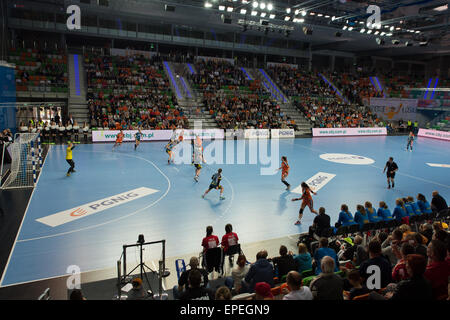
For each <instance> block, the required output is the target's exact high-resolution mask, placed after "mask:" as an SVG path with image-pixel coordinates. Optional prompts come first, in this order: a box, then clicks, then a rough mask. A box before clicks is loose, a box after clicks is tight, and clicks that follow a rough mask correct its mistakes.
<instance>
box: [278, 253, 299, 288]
mask: <svg viewBox="0 0 450 320" xmlns="http://www.w3.org/2000/svg"><path fill="white" fill-rule="evenodd" d="M279 253H280V256H279V257H275V258H272V262H273V265H274V267H275V270H276V271H277V272H278V281H281V278H283V276H285V275H287V274H288V272H289V271H293V270H297V269H298V265H297V263H296V260H294V257H293V256H292V252H288V249H287V248H286V246H281V247H280V251H279Z"/></svg>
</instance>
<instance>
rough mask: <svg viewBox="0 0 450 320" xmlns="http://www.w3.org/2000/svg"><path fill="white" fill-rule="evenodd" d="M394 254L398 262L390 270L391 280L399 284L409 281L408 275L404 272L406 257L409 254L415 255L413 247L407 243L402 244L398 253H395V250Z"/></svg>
mask: <svg viewBox="0 0 450 320" xmlns="http://www.w3.org/2000/svg"><path fill="white" fill-rule="evenodd" d="M395 253H396V254H397V256H398V262H397V264H396V265H395V266H394V268H393V269H392V280H393V281H394V282H400V281H402V280H406V279H409V278H410V275H409V274H408V272H407V270H406V257H407V256H408V255H409V254H414V253H415V250H414V247H413V246H412V245H411V244H409V243H408V242H405V243H403V244H402V247H401V249H400V252H397V250H396V252H395Z"/></svg>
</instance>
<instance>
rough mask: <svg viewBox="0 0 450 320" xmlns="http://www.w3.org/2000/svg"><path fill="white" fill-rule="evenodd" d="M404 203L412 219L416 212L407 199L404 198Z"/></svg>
mask: <svg viewBox="0 0 450 320" xmlns="http://www.w3.org/2000/svg"><path fill="white" fill-rule="evenodd" d="M403 203H404V205H405V208H406V213H407V215H408V216H410V217H412V216H415V215H416V212H415V211H414V208H413V206H412V205H411V204H410V203H409V202H408V199H407V198H403Z"/></svg>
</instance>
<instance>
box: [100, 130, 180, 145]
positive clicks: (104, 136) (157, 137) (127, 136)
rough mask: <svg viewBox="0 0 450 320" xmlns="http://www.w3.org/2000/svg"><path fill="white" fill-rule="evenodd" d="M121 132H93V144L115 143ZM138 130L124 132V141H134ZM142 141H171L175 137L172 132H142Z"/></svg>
mask: <svg viewBox="0 0 450 320" xmlns="http://www.w3.org/2000/svg"><path fill="white" fill-rule="evenodd" d="M119 132H120V131H119V130H97V131H92V142H115V141H116V138H117V135H118V134H119ZM136 132H138V131H137V130H124V131H123V134H124V138H123V141H124V142H126V141H134V140H135V138H134V135H135V134H136ZM141 132H142V138H141V141H164V140H167V141H169V140H170V138H171V137H172V135H173V131H172V130H141Z"/></svg>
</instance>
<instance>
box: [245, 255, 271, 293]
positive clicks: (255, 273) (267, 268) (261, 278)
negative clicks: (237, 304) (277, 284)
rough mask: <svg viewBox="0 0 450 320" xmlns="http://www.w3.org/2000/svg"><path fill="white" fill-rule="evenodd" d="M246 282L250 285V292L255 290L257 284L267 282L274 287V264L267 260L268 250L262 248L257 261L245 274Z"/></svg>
mask: <svg viewBox="0 0 450 320" xmlns="http://www.w3.org/2000/svg"><path fill="white" fill-rule="evenodd" d="M245 282H246V284H248V286H249V290H250V292H254V290H255V284H256V283H258V282H266V283H268V284H269V285H270V286H271V287H273V266H272V264H271V263H270V262H269V261H268V260H267V251H266V250H262V251H260V252H258V254H257V255H256V262H255V263H253V264H252V265H251V267H250V270H249V271H248V273H247V275H246V276H245Z"/></svg>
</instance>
